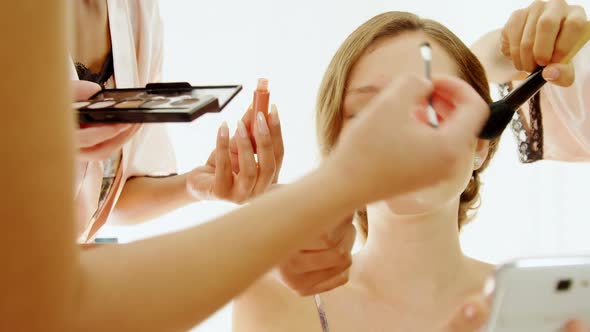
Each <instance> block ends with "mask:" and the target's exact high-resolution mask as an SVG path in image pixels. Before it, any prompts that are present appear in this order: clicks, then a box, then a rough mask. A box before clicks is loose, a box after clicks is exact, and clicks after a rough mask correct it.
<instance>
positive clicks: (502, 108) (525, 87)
mask: <svg viewBox="0 0 590 332" xmlns="http://www.w3.org/2000/svg"><path fill="white" fill-rule="evenodd" d="M543 69H544V67H538V68H537V69H536V70H535V71H534V72H533V73H532V74H530V75H529V76H528V77H527V79H526V80H524V82H522V84H521V85H520V86H519V87H518V88H516V89H514V90H512V92H510V93H509V94H508V95H507V96H506V97H504V98H503V99H501V100H498V101H496V102H494V103H492V104H491V105H490V117H489V118H488V120H487V121H486V124H485V125H484V127H483V129H482V131H481V133H480V134H479V138H483V139H494V138H497V137H500V135H502V132H504V129H506V127H507V126H508V124H509V123H510V121H511V120H512V117H513V116H514V113H515V112H516V111H517V110H518V109H519V108H520V106H522V105H523V104H524V103H526V102H527V100H529V99H530V98H531V97H532V96H534V95H535V94H536V93H537V92H539V90H540V89H541V88H542V87H543V85H545V83H547V81H546V80H545V79H544V78H543Z"/></svg>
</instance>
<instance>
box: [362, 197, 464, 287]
mask: <svg viewBox="0 0 590 332" xmlns="http://www.w3.org/2000/svg"><path fill="white" fill-rule="evenodd" d="M458 206H459V203H458V201H454V202H452V203H449V204H447V205H446V206H443V207H441V208H439V209H438V210H436V211H433V212H431V213H428V214H422V215H413V216H399V215H395V214H394V213H393V212H392V211H391V210H390V209H389V207H388V206H387V204H386V203H385V202H381V203H378V204H376V205H372V206H370V207H369V208H368V210H367V212H368V218H369V234H368V238H367V242H366V244H365V246H364V248H363V250H362V251H361V252H360V253H359V255H357V257H356V261H355V264H356V268H355V269H354V270H353V271H352V273H351V280H356V281H358V282H359V283H360V285H361V286H362V287H363V288H366V289H367V290H369V291H370V292H375V294H379V295H378V296H380V297H387V298H390V297H392V298H400V295H401V297H406V298H408V297H409V298H412V297H416V296H417V294H416V292H417V291H418V292H425V293H422V294H423V296H428V297H430V296H435V297H436V296H440V295H441V293H442V292H448V291H450V290H449V287H450V285H457V284H459V283H457V281H459V280H458V279H459V277H461V276H464V275H465V274H466V273H465V271H466V269H467V265H468V259H467V258H466V257H465V256H464V255H463V253H462V252H461V247H460V244H459V231H458V226H457V222H458ZM353 266H354V265H353ZM404 294H407V295H408V296H404Z"/></svg>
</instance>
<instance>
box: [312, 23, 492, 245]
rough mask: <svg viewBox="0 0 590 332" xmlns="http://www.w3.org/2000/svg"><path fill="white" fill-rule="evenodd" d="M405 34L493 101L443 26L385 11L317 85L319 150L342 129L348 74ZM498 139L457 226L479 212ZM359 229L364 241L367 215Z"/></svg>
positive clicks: (361, 215) (477, 68) (479, 70)
mask: <svg viewBox="0 0 590 332" xmlns="http://www.w3.org/2000/svg"><path fill="white" fill-rule="evenodd" d="M407 32H423V33H425V34H426V35H428V36H429V37H430V38H431V39H433V40H434V41H436V42H437V44H438V45H439V46H441V47H442V48H443V49H444V50H445V51H446V52H447V53H448V55H449V56H450V57H451V58H452V59H453V60H454V61H455V63H456V65H457V68H458V69H459V76H460V77H461V78H462V79H464V80H465V81H466V82H467V83H469V84H470V85H471V86H472V87H473V88H474V89H475V90H476V91H477V93H479V95H480V96H481V97H482V98H483V99H484V100H485V101H486V102H488V103H489V102H491V97H490V90H489V83H488V80H487V77H486V74H485V71H484V69H483V67H482V65H481V63H480V62H479V60H478V59H477V57H476V56H475V55H474V54H473V53H472V52H471V51H470V50H469V48H468V47H467V46H466V45H465V44H464V43H463V42H462V41H461V40H460V39H459V38H458V37H457V36H456V35H455V34H453V33H452V32H451V31H450V30H449V29H447V28H446V27H444V26H443V25H442V24H440V23H438V22H436V21H433V20H428V19H421V18H420V17H418V16H416V15H414V14H411V13H406V12H387V13H384V14H381V15H378V16H375V17H373V18H372V19H370V20H369V21H367V22H366V23H364V24H363V25H361V26H360V27H359V28H357V29H356V30H355V31H354V32H353V33H352V34H351V35H350V36H349V37H348V38H347V39H346V40H345V41H344V43H343V44H342V45H341V46H340V48H339V49H338V51H337V52H336V54H335V55H334V57H333V58H332V61H331V62H330V65H329V66H328V69H327V70H326V73H325V74H324V78H323V80H322V83H321V85H320V89H319V93H318V99H317V105H316V111H317V114H316V126H317V136H318V142H319V144H320V151H321V153H322V155H323V156H325V155H327V154H328V153H330V151H331V149H332V147H333V146H334V144H335V143H336V141H337V140H338V136H339V135H340V131H341V130H342V124H343V120H344V116H343V102H344V96H345V90H346V84H347V82H348V76H349V74H350V71H351V70H352V68H353V67H354V65H355V64H356V62H357V61H358V60H359V59H360V58H361V56H362V55H363V54H364V53H365V51H366V50H367V49H368V48H369V47H370V46H371V45H373V44H375V43H376V42H378V41H380V40H382V39H384V38H392V37H396V36H398V35H400V34H403V33H407ZM497 144H498V140H492V141H490V146H489V152H488V158H487V159H486V161H485V162H484V163H483V165H482V166H481V168H480V169H479V170H474V171H473V174H472V177H471V179H470V181H469V184H468V185H467V188H466V189H465V191H463V193H462V194H461V198H460V206H459V220H458V227H459V229H460V228H461V226H462V225H464V224H465V223H467V222H468V221H469V220H470V219H471V218H473V216H474V215H475V212H476V210H477V208H478V207H479V201H480V197H479V188H480V181H479V173H480V172H481V171H483V170H484V169H485V168H486V167H487V165H488V164H489V161H490V159H491V158H492V156H493V154H494V152H495V150H496V147H497ZM357 220H358V222H359V226H360V230H361V232H362V233H364V235H365V236H366V235H367V234H368V223H367V215H366V210H360V211H357Z"/></svg>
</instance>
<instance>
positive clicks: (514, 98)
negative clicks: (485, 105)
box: [479, 22, 590, 139]
mask: <svg viewBox="0 0 590 332" xmlns="http://www.w3.org/2000/svg"><path fill="white" fill-rule="evenodd" d="M589 40H590V22H588V23H587V24H586V28H585V32H584V35H583V36H582V38H581V39H580V41H579V42H578V43H577V44H576V45H575V47H574V48H573V49H572V51H571V52H570V53H569V54H568V55H567V56H566V57H565V58H564V59H563V60H562V61H561V63H564V64H565V63H568V62H570V61H571V60H572V58H573V57H574V56H575V55H576V54H577V53H578V51H579V50H580V49H581V48H582V47H583V46H584V45H585V44H586V43H587V42H588V41H589ZM544 68H545V67H538V68H537V69H536V70H535V71H534V72H533V73H532V74H530V75H529V76H528V77H527V79H526V80H525V81H524V82H523V83H522V84H521V85H520V86H518V87H517V88H516V89H514V90H512V92H511V93H509V94H508V95H507V96H506V97H504V98H502V99H500V100H498V101H496V102H494V103H492V104H491V105H490V117H489V119H488V120H487V122H486V124H485V126H484V128H483V130H482V131H481V133H480V134H479V137H480V138H483V139H493V138H497V137H499V136H500V135H502V132H503V131H504V129H506V127H507V126H508V124H509V123H510V121H511V120H512V117H513V116H514V113H515V112H516V111H517V110H518V109H519V108H520V107H521V106H522V105H523V104H524V103H525V102H526V101H527V100H529V99H530V98H531V97H532V96H534V95H535V94H536V93H537V92H538V91H539V90H540V89H541V88H542V87H543V85H545V83H547V81H545V79H544V78H543V69H544Z"/></svg>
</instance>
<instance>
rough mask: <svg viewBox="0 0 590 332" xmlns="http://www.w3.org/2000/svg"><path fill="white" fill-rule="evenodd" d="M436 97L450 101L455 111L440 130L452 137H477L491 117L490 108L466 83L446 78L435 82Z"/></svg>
mask: <svg viewBox="0 0 590 332" xmlns="http://www.w3.org/2000/svg"><path fill="white" fill-rule="evenodd" d="M434 86H435V90H436V94H435V96H441V97H442V98H444V99H446V100H448V102H450V103H451V104H452V105H453V106H454V109H453V111H452V113H451V114H449V115H448V117H447V118H446V119H445V121H444V122H443V123H442V124H441V126H440V130H441V131H443V132H446V134H447V135H450V136H458V135H467V136H469V137H473V138H475V137H477V135H478V134H479V132H480V131H481V128H482V127H483V125H484V123H485V121H486V120H487V118H488V117H489V106H488V105H487V104H486V102H485V101H484V100H483V99H482V97H481V96H480V95H479V94H478V93H477V92H476V91H475V90H474V89H473V87H471V86H470V85H469V84H467V83H466V82H465V81H463V80H461V79H458V78H454V77H446V78H439V79H436V80H435V81H434Z"/></svg>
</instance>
